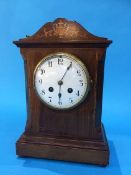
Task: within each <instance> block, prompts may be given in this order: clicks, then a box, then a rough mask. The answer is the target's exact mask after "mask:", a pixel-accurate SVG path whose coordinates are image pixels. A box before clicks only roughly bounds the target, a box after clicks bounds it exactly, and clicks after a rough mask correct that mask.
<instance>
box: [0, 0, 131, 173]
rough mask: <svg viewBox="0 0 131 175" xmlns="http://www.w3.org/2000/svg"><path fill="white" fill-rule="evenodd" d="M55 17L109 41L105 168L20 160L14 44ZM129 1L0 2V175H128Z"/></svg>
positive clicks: (20, 102)
mask: <svg viewBox="0 0 131 175" xmlns="http://www.w3.org/2000/svg"><path fill="white" fill-rule="evenodd" d="M57 17H64V18H67V19H70V20H75V21H77V22H79V23H80V24H82V25H83V26H84V27H85V28H86V29H87V30H88V31H90V32H91V33H93V34H95V35H98V36H104V37H107V38H109V39H111V40H113V44H111V45H110V47H109V48H108V50H107V57H106V64H105V81H104V94H103V114H102V117H103V118H102V120H103V123H104V125H105V128H106V133H107V137H108V140H109V145H110V151H111V156H110V165H109V166H108V167H106V168H103V167H98V166H93V165H86V164H79V163H68V162H61V161H50V160H44V159H31V158H28V159H26V158H18V157H17V156H16V155H15V142H16V140H17V139H18V137H19V136H20V135H21V134H22V132H23V131H24V127H25V121H26V102H25V83H24V67H23V60H22V58H21V55H20V53H19V49H18V48H16V46H15V45H13V44H12V41H13V40H18V39H19V38H23V37H25V36H26V35H32V34H33V33H35V32H36V31H37V30H38V29H39V28H40V27H41V26H42V25H43V24H44V23H46V22H48V21H53V20H54V19H55V18H57ZM130 135H131V0H99V1H98V0H0V174H5V175H10V174H12V175H18V174H22V175H26V174H31V175H36V174H37V175H41V174H46V175H48V174H49V175H73V174H75V175H80V174H82V175H88V174H90V175H95V174H97V175H102V174H103V175H105V174H106V175H114V174H116V175H129V174H130V173H131V136H130Z"/></svg>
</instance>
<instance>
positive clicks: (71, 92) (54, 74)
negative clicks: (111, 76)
mask: <svg viewBox="0 0 131 175" xmlns="http://www.w3.org/2000/svg"><path fill="white" fill-rule="evenodd" d="M89 82H90V80H89V73H88V71H87V69H86V67H85V65H84V64H83V63H82V62H81V61H80V60H79V59H78V58H76V57H74V56H73V55H70V54H67V53H54V54H51V55H48V56H46V57H44V58H43V59H42V61H41V62H40V63H39V64H38V65H37V66H36V69H35V71H34V88H35V90H36V93H37V95H38V96H39V97H40V99H41V100H42V102H44V103H45V104H47V105H48V106H49V107H52V108H55V109H69V108H73V107H74V106H76V105H78V104H79V103H80V102H82V101H83V100H84V99H85V97H86V96H87V94H88V92H89V88H90V83H89Z"/></svg>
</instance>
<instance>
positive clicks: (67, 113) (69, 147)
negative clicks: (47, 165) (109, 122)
mask: <svg viewBox="0 0 131 175" xmlns="http://www.w3.org/2000/svg"><path fill="white" fill-rule="evenodd" d="M111 42H112V41H111V40H108V39H107V38H102V37H98V36H95V35H93V34H91V33H89V32H88V31H87V30H85V29H84V28H83V27H82V26H81V25H80V24H79V23H77V22H75V21H69V20H67V19H64V18H58V19H56V20H55V21H54V22H48V23H46V24H45V25H44V26H43V27H42V28H40V29H39V30H38V31H37V32H36V33H35V34H34V35H32V36H28V37H26V38H24V39H20V40H18V41H14V44H16V45H17V46H18V47H20V51H21V54H22V56H23V60H24V66H25V80H26V97H27V98H26V100H27V122H26V127H25V131H24V133H23V134H22V136H21V137H20V139H19V140H18V141H17V143H16V152H17V155H19V156H28V157H29V156H31V157H38V158H47V159H57V160H65V161H76V162H85V163H93V164H98V165H107V164H108V162H109V148H108V143H107V139H106V135H105V132H104V127H103V125H102V123H101V112H102V91H103V77H104V62H105V55H106V48H107V47H108V46H109V44H110V43H111Z"/></svg>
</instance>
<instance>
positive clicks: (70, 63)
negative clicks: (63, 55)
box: [60, 63, 72, 81]
mask: <svg viewBox="0 0 131 175" xmlns="http://www.w3.org/2000/svg"><path fill="white" fill-rule="evenodd" d="M71 66H72V63H70V65H69V66H68V67H67V69H66V71H65V73H64V75H63V77H62V78H61V80H60V81H62V80H63V78H64V77H65V75H66V73H67V71H68V70H69V69H70V68H71Z"/></svg>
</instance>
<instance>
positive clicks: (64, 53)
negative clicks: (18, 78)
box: [33, 52, 91, 110]
mask: <svg viewBox="0 0 131 175" xmlns="http://www.w3.org/2000/svg"><path fill="white" fill-rule="evenodd" d="M54 55H66V56H67V57H69V58H70V59H72V60H75V61H76V62H77V63H78V64H79V65H81V67H82V68H83V70H84V72H85V75H86V78H87V84H88V86H87V88H86V91H85V94H84V96H83V98H82V99H81V100H80V101H79V102H78V103H76V104H75V105H73V106H71V107H69V108H58V107H55V106H51V105H50V104H49V103H46V102H45V101H43V99H42V98H41V97H40V95H39V93H38V91H37V89H36V86H35V75H36V71H37V70H38V68H39V66H40V65H42V64H43V62H45V61H47V60H48V59H53V58H50V57H51V56H54ZM33 87H34V89H35V92H36V95H37V96H38V98H39V99H40V100H41V101H42V103H44V104H45V105H46V106H48V107H49V108H51V109H56V110H69V109H73V108H75V107H76V106H78V105H79V104H81V103H82V102H83V101H84V100H85V98H86V97H87V94H88V92H89V91H90V87H91V79H90V76H89V72H88V70H87V68H86V66H85V64H84V63H83V62H82V61H81V60H80V59H79V58H78V57H76V56H74V55H72V54H69V53H67V52H54V53H52V54H48V55H47V56H45V57H44V58H42V60H41V61H40V62H39V63H38V64H37V65H36V67H35V70H34V72H33Z"/></svg>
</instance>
